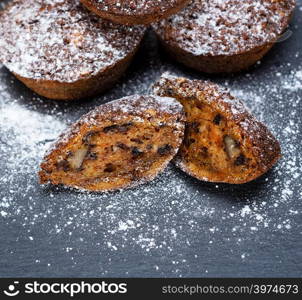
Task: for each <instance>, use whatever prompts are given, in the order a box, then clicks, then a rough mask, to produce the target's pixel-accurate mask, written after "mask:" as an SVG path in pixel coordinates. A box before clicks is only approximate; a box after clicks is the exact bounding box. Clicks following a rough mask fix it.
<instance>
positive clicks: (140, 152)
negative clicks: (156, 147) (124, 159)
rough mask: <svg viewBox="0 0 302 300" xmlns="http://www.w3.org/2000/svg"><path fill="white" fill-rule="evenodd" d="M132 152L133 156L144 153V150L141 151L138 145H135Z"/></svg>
mask: <svg viewBox="0 0 302 300" xmlns="http://www.w3.org/2000/svg"><path fill="white" fill-rule="evenodd" d="M131 154H132V156H133V157H139V156H141V155H142V154H144V152H142V151H140V150H139V149H138V148H137V147H133V148H132V150H131Z"/></svg>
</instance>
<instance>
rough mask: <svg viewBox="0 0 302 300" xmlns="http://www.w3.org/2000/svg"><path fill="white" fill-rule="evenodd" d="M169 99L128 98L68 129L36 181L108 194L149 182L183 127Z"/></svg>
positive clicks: (173, 148)
mask: <svg viewBox="0 0 302 300" xmlns="http://www.w3.org/2000/svg"><path fill="white" fill-rule="evenodd" d="M184 123H185V119H184V111H183V108H182V105H181V104H180V103H179V102H178V101H177V100H175V99H173V98H167V97H158V96H137V95H134V96H129V97H126V98H122V99H120V100H116V101H113V102H110V103H107V104H104V105H102V106H99V107H97V108H96V109H94V110H93V111H92V112H90V113H88V114H87V115H86V116H84V117H83V118H81V119H80V120H79V121H78V122H76V123H75V124H74V125H72V126H71V128H69V130H68V131H67V132H66V133H64V134H63V135H62V136H61V137H60V138H59V140H58V141H57V142H56V143H55V144H54V146H53V147H52V148H51V150H50V151H49V152H48V154H47V155H46V156H45V158H44V161H43V162H42V164H41V171H40V173H39V176H40V181H41V183H52V184H56V185H57V184H62V185H65V186H70V187H75V188H79V189H84V190H90V191H109V190H116V189H122V188H126V187H131V186H136V185H138V184H141V183H144V182H146V181H149V180H152V179H153V178H155V177H156V175H157V174H158V173H159V172H161V171H162V170H163V169H164V168H165V167H166V166H167V164H168V163H169V161H170V160H171V159H172V158H173V157H174V156H175V154H176V153H177V151H178V148H179V146H180V145H181V142H182V140H183V134H184V127H185V124H184Z"/></svg>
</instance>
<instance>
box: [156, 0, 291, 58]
mask: <svg viewBox="0 0 302 300" xmlns="http://www.w3.org/2000/svg"><path fill="white" fill-rule="evenodd" d="M294 6H295V1H294V0H290V1H284V0H282V1H271V0H249V1H241V0H205V1H204V0H194V1H192V3H191V4H190V5H189V6H188V7H187V8H185V9H184V10H183V11H181V12H180V13H179V14H177V15H175V16H172V17H171V18H170V19H169V20H163V21H161V23H159V24H158V25H155V28H156V30H157V32H158V33H159V35H160V36H161V38H163V39H164V40H165V41H166V42H167V43H170V44H171V45H172V46H173V45H177V46H178V47H180V48H182V49H184V50H185V51H188V52H190V53H192V54H194V55H234V54H237V53H242V52H246V51H248V50H251V49H253V48H255V47H257V46H263V45H265V44H267V43H270V42H275V41H276V39H278V37H279V36H280V35H281V34H282V32H283V30H284V29H285V28H286V27H287V23H288V20H289V16H290V15H291V13H292V10H293V8H294Z"/></svg>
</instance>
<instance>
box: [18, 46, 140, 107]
mask: <svg viewBox="0 0 302 300" xmlns="http://www.w3.org/2000/svg"><path fill="white" fill-rule="evenodd" d="M137 48H138V46H137ZM137 48H136V49H134V50H133V52H132V53H130V54H129V55H128V56H127V57H126V58H124V59H123V60H121V61H119V62H117V63H116V64H115V65H114V66H111V67H110V68H107V69H106V70H104V71H101V72H99V73H98V74H96V75H93V76H91V77H89V78H85V79H80V80H77V81H74V82H60V81H57V80H43V79H31V78H25V77H22V76H20V75H18V74H16V73H13V74H14V75H15V76H16V77H17V78H18V79H19V80H20V81H21V82H23V84H25V85H26V86H27V87H28V88H30V89H31V90H33V91H34V92H35V93H37V94H38V95H40V96H43V97H46V98H48V99H53V100H65V101H66V100H77V99H82V98H88V97H93V96H95V95H98V94H100V93H103V92H104V91H106V90H108V89H110V88H111V87H112V86H113V85H114V84H115V83H116V82H117V81H118V79H119V78H120V77H121V76H122V75H123V73H124V72H125V71H126V69H127V68H128V66H129V64H130V63H131V61H132V59H133V56H134V55H135V53H136V51H137Z"/></svg>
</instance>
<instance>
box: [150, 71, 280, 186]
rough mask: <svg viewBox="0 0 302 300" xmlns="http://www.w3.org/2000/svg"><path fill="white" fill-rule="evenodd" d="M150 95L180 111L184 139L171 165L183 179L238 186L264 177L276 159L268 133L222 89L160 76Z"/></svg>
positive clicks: (275, 145) (276, 146)
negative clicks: (177, 104) (168, 100)
mask: <svg viewBox="0 0 302 300" xmlns="http://www.w3.org/2000/svg"><path fill="white" fill-rule="evenodd" d="M154 93H155V94H156V95H159V96H167V97H173V98H175V99H177V100H178V101H179V102H180V103H181V104H182V105H183V107H184V110H185V112H186V118H187V123H186V130H185V137H184V141H183V143H182V145H181V147H180V150H179V153H178V155H177V157H176V158H175V163H176V165H177V166H178V167H179V168H180V169H182V170H183V171H184V172H186V173H188V174H189V175H191V176H193V177H196V178H198V179H200V180H204V181H210V182H224V183H231V184H241V183H246V182H249V181H251V180H254V179H256V178H257V177H259V176H261V175H262V174H264V173H265V172H267V171H268V170H269V169H270V168H271V167H272V166H273V165H274V164H275V163H276V162H277V161H278V159H279V158H280V157H281V149H280V145H279V143H278V141H277V140H276V138H275V137H274V136H273V134H272V133H271V132H270V131H269V130H268V128H267V127H266V126H265V125H264V124H262V123H261V122H259V121H258V120H257V119H256V118H255V117H254V116H252V115H251V114H250V113H249V112H248V110H247V109H246V108H245V106H244V105H243V103H242V102H241V101H239V100H237V99H235V98H234V97H233V96H232V95H231V94H230V93H229V92H228V91H227V90H225V89H224V88H222V87H220V86H218V85H216V84H213V83H211V82H208V81H200V80H189V79H186V78H177V77H173V76H171V75H169V74H164V75H163V76H162V77H161V78H160V80H159V81H158V82H157V83H156V84H155V85H154Z"/></svg>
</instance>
